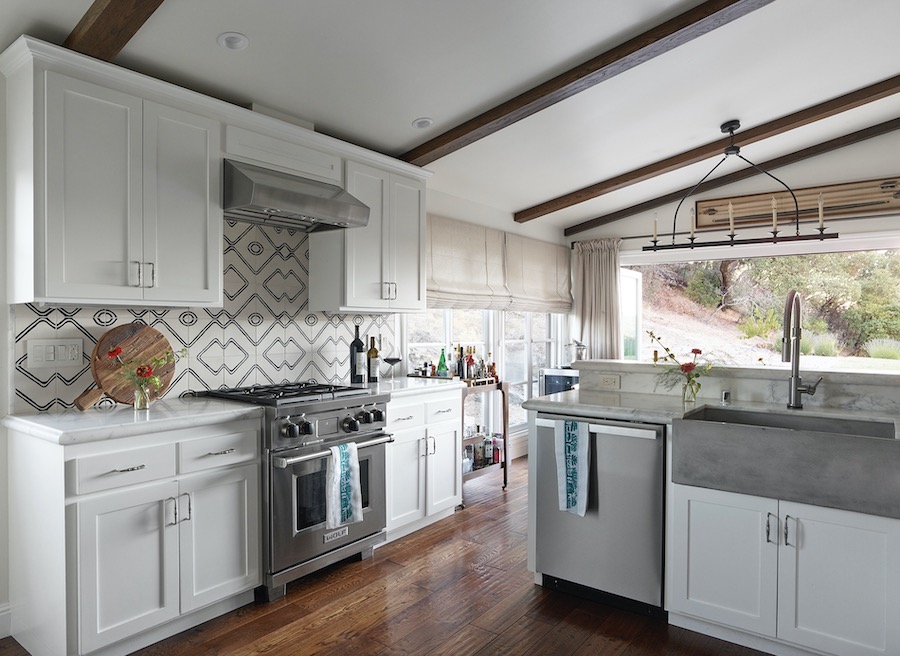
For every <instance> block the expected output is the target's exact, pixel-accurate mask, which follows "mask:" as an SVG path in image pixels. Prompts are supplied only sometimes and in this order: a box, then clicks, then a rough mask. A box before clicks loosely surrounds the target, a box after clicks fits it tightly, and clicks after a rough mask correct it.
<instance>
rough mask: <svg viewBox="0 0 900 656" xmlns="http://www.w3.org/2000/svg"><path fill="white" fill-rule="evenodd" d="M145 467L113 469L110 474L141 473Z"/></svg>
mask: <svg viewBox="0 0 900 656" xmlns="http://www.w3.org/2000/svg"><path fill="white" fill-rule="evenodd" d="M146 468H147V465H136V466H134V467H128V468H127V469H113V470H112V471H111V472H109V473H110V474H125V473H128V472H136V471H141V470H142V469H146Z"/></svg>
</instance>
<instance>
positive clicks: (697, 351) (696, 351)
mask: <svg viewBox="0 0 900 656" xmlns="http://www.w3.org/2000/svg"><path fill="white" fill-rule="evenodd" d="M691 353H693V354H694V355H703V351H701V350H700V349H691Z"/></svg>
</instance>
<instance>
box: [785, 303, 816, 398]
mask: <svg viewBox="0 0 900 656" xmlns="http://www.w3.org/2000/svg"><path fill="white" fill-rule="evenodd" d="M800 332H801V331H800V294H798V293H797V292H796V291H795V290H793V289H792V290H791V291H789V292H788V295H787V301H786V302H785V304H784V337H782V338H781V361H782V362H790V363H791V388H790V390H789V391H788V404H787V407H788V408H794V409H797V410H799V409H801V408H803V396H802V395H803V394H809V395H810V396H812V395H813V394H815V393H816V388H817V387H818V386H819V383H821V382H822V378H821V377H820V378H819V380H817V381H816V382H815V384H813V385H804V384H803V383H802V381H801V380H800Z"/></svg>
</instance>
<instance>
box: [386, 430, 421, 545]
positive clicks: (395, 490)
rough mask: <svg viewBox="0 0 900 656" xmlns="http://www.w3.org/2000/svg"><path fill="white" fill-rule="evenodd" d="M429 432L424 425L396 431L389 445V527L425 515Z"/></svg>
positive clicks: (395, 527)
mask: <svg viewBox="0 0 900 656" xmlns="http://www.w3.org/2000/svg"><path fill="white" fill-rule="evenodd" d="M425 435H426V432H425V428H424V427H423V426H419V427H416V428H409V429H406V430H398V431H395V432H394V441H393V443H391V444H388V445H387V449H386V458H385V461H386V463H387V508H388V512H387V530H388V531H392V530H395V529H397V528H399V527H401V526H405V525H406V524H409V523H411V522H414V521H416V520H418V519H422V518H423V517H425V458H426V457H427V456H426V448H425V447H426V438H425Z"/></svg>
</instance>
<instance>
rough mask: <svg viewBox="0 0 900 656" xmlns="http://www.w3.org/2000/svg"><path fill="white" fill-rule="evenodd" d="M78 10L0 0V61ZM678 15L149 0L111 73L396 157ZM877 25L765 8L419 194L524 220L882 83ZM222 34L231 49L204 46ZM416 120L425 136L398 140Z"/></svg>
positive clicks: (604, 208) (499, 142) (688, 180)
mask: <svg viewBox="0 0 900 656" xmlns="http://www.w3.org/2000/svg"><path fill="white" fill-rule="evenodd" d="M91 4H92V0H3V4H2V7H0V48H5V47H6V46H7V45H9V44H10V43H12V41H13V40H14V39H15V38H16V37H17V36H18V35H19V34H22V33H26V34H30V35H32V36H35V37H37V38H40V39H44V40H47V41H50V42H54V43H62V42H63V40H64V39H65V37H66V36H67V35H68V33H69V32H70V31H71V29H72V28H73V27H74V26H75V24H76V23H77V21H78V19H79V18H80V17H81V16H82V15H83V14H84V12H85V11H86V10H87V9H88V8H89V7H90V5H91ZM698 4H700V2H699V0H564V1H563V2H559V1H553V0H491V1H490V2H485V1H484V0H453V1H450V0H328V2H322V1H321V0H258V1H254V2H248V1H247V0H166V1H165V2H163V4H162V6H161V7H160V8H159V9H158V10H157V11H156V13H155V14H154V15H153V16H152V17H151V18H150V20H149V21H148V22H147V23H146V24H145V25H144V27H143V28H142V29H141V30H140V31H139V32H138V34H137V35H136V36H135V37H134V38H133V39H132V40H131V42H130V43H129V44H128V45H127V46H126V47H125V49H124V50H123V52H122V53H121V54H120V55H119V57H118V58H117V59H116V60H115V63H117V64H119V65H122V66H125V67H127V68H131V69H134V70H138V71H140V72H142V73H146V74H149V75H152V76H154V77H158V78H161V79H164V80H168V81H171V82H174V83H177V84H180V85H182V86H186V87H189V88H191V89H195V90H197V91H200V92H203V93H206V94H209V95H212V96H216V97H219V98H222V99H224V100H227V101H230V102H234V103H238V104H247V103H249V102H258V103H261V104H263V105H267V106H269V107H272V108H274V109H278V110H280V111H283V112H287V113H289V114H293V115H295V116H298V117H302V118H304V119H306V120H310V121H313V122H314V123H315V124H316V129H317V130H319V131H321V132H324V133H327V134H330V135H333V136H336V137H338V138H341V139H344V140H347V141H350V142H353V143H357V144H360V145H362V146H365V147H368V148H372V149H374V150H378V151H380V152H383V153H386V154H389V155H394V156H396V155H400V154H402V153H404V152H406V151H407V150H410V149H411V148H413V147H414V146H417V145H419V144H421V143H423V142H424V141H426V140H428V139H430V138H432V137H435V136H437V135H439V134H441V133H443V132H445V131H446V130H449V129H450V128H453V127H455V126H457V125H458V124H460V123H461V122H463V121H464V120H466V119H469V118H472V117H474V116H476V115H478V114H479V113H481V112H483V111H485V110H487V109H489V108H491V107H494V106H496V105H498V104H499V103H501V102H503V101H504V100H508V99H509V98H512V97H514V96H515V95H517V94H518V93H521V92H522V91H525V90H527V89H529V88H531V87H534V86H536V85H537V84H539V83H541V82H543V81H545V80H547V79H549V78H551V77H553V76H554V75H556V74H558V73H561V72H563V71H565V70H567V69H569V68H572V67H574V66H575V65H577V64H579V63H581V62H583V61H586V60H588V59H590V58H592V57H594V56H596V55H598V54H600V53H602V52H604V51H606V50H608V49H610V48H612V47H614V46H616V45H618V44H620V43H622V42H623V41H625V40H627V39H628V38H631V37H633V36H636V35H637V34H640V33H642V32H644V31H646V30H647V29H649V28H650V27H652V26H654V25H657V24H659V23H661V22H663V21H664V20H666V19H668V18H671V17H672V16H675V15H677V14H679V13H682V12H684V11H686V10H687V9H689V8H691V7H693V6H696V5H698ZM897 25H900V2H897V0H856V1H851V0H775V2H773V3H772V4H770V5H767V6H765V7H763V8H761V9H758V10H757V11H755V12H752V13H750V14H749V15H747V16H744V17H743V18H741V19H739V20H737V21H735V22H732V23H730V24H728V25H725V26H723V27H721V28H719V29H717V30H715V31H713V32H711V33H709V34H706V35H705V36H702V37H700V38H698V39H696V40H694V41H692V42H690V43H688V44H686V45H683V46H681V47H679V48H677V49H675V50H673V51H671V52H669V53H667V54H665V55H663V56H661V57H658V58H656V59H654V60H651V61H649V62H647V63H644V64H642V65H640V66H638V67H636V68H633V69H631V70H629V71H627V72H625V73H622V74H620V75H619V76H617V77H614V78H612V79H610V80H608V81H606V82H604V83H602V84H600V85H598V86H596V87H593V88H592V89H590V90H588V91H585V92H583V93H581V94H579V95H577V96H575V97H573V98H570V99H568V100H565V101H563V102H561V103H558V104H557V105H554V106H553V107H551V108H549V109H546V110H544V111H542V112H540V113H539V114H537V115H534V116H532V117H530V118H527V119H525V120H523V121H520V122H519V123H516V124H514V125H512V126H510V127H507V128H506V129H504V130H502V131H500V132H499V133H496V134H494V135H492V136H490V137H487V138H485V139H482V140H481V141H478V142H475V143H474V144H471V145H469V146H467V147H465V148H463V149H462V150H459V151H457V152H455V153H452V154H450V155H448V156H446V157H444V158H442V159H439V160H437V161H435V162H433V163H431V164H429V165H428V166H426V168H428V169H429V170H431V171H433V172H434V176H433V177H432V179H431V180H430V181H429V188H430V189H435V190H438V191H442V192H445V193H446V194H449V195H451V196H457V197H460V198H464V199H467V200H469V201H473V202H476V203H479V204H481V205H484V206H487V207H490V208H495V209H497V210H499V211H501V212H507V213H512V212H515V211H517V210H521V209H525V208H527V207H529V206H531V205H534V204H537V203H540V202H542V201H546V200H550V199H552V198H555V197H557V196H560V195H562V194H565V193H567V192H570V191H574V190H576V189H579V188H581V187H584V186H587V185H589V184H592V183H596V182H599V181H602V180H605V179H608V178H611V177H613V176H615V175H618V174H621V173H624V172H627V171H630V170H633V169H635V168H638V167H640V166H643V165H646V164H649V163H651V162H654V161H657V160H659V159H662V158H664V157H667V156H670V155H674V154H677V153H680V152H683V151H685V150H688V149H690V148H693V147H696V146H700V145H702V144H706V143H709V142H712V141H714V140H716V139H719V138H721V136H722V135H721V134H720V133H719V125H720V124H721V123H722V122H724V121H725V120H728V119H732V118H738V119H740V120H741V122H742V124H743V129H747V128H750V127H755V126H757V125H760V124H762V123H766V122H768V121H771V120H773V119H775V118H778V117H781V116H784V115H787V114H789V113H792V112H795V111H797V110H799V109H802V108H805V107H809V106H811V105H814V104H817V103H820V102H822V101H824V100H827V99H830V98H833V97H835V96H839V95H841V94H843V93H847V92H849V91H853V90H855V89H858V88H861V87H864V86H867V85H869V84H872V83H874V82H878V81H880V80H883V79H885V78H888V77H892V76H894V75H897V74H898V73H900V41H898V40H897V37H896V26H897ZM226 31H237V32H242V33H243V34H246V35H247V36H248V37H249V38H250V46H249V47H248V48H247V49H246V50H242V51H235V52H231V51H225V50H222V49H221V48H219V47H218V46H217V45H216V37H217V36H218V35H219V34H220V33H222V32H226ZM898 96H900V94H898ZM420 116H429V117H431V118H433V119H434V125H433V127H431V128H429V129H427V130H418V129H415V128H413V127H412V126H411V123H412V121H413V120H414V119H415V118H417V117H420ZM898 116H900V97H895V98H889V99H885V100H882V101H879V102H877V103H872V104H870V105H867V106H865V107H863V108H860V109H857V110H853V111H852V112H847V113H845V114H842V115H840V116H838V117H834V118H831V119H828V120H825V121H821V122H819V123H817V124H815V125H811V126H807V127H804V128H801V129H798V130H794V131H792V132H790V133H787V134H785V135H782V136H779V137H774V138H771V139H768V140H765V141H762V142H757V143H755V144H752V145H749V146H747V147H746V148H745V150H744V151H743V154H745V155H746V156H747V157H749V158H750V159H752V160H753V161H756V162H763V161H766V160H768V159H771V158H773V157H777V156H780V155H784V154H787V153H790V152H793V151H795V150H799V149H801V148H805V147H808V146H811V145H813V144H816V143H819V142H822V141H825V140H827V139H831V138H834V137H838V136H841V135H843V134H847V133H850V132H853V131H855V130H858V129H861V128H863V127H866V126H869V125H873V124H876V123H880V122H883V121H886V120H889V119H893V118H896V117H898ZM738 143H740V133H738ZM713 161H714V160H710V161H709V162H704V163H701V164H697V165H694V166H691V167H686V168H685V169H682V170H680V171H677V172H673V173H670V174H667V175H663V176H659V177H657V178H655V179H653V180H651V181H647V182H644V183H641V184H638V185H634V186H632V187H629V188H627V189H624V190H622V191H618V192H615V193H612V194H608V195H606V196H604V197H601V198H598V199H595V200H592V201H589V202H586V203H582V204H580V205H577V206H575V207H572V208H569V209H567V210H563V211H560V212H557V213H555V214H553V215H550V216H546V217H543V218H540V219H537V220H536V221H537V222H540V223H541V225H543V226H545V227H546V226H547V225H548V224H549V225H553V226H555V227H556V228H559V229H562V228H564V227H567V226H571V225H574V224H577V223H581V222H582V221H585V220H588V219H591V218H593V217H595V216H598V215H601V214H605V213H607V212H610V211H614V210H616V209H619V208H621V207H625V206H628V205H631V204H633V203H636V202H640V201H642V200H645V199H647V198H652V197H655V196H658V195H661V194H664V193H667V192H671V191H673V190H676V189H680V188H684V187H688V186H690V185H692V184H693V183H694V182H696V181H697V180H698V179H699V178H700V177H701V176H702V175H703V174H704V173H705V172H706V171H707V170H709V168H710V167H711V165H712V162H713ZM728 167H731V168H726V166H723V167H722V168H721V169H720V170H721V171H722V172H723V173H727V172H729V171H730V170H734V168H738V167H736V166H734V165H733V163H732V162H728ZM509 222H510V223H511V222H512V218H509ZM497 227H499V228H503V227H504V226H497Z"/></svg>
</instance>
